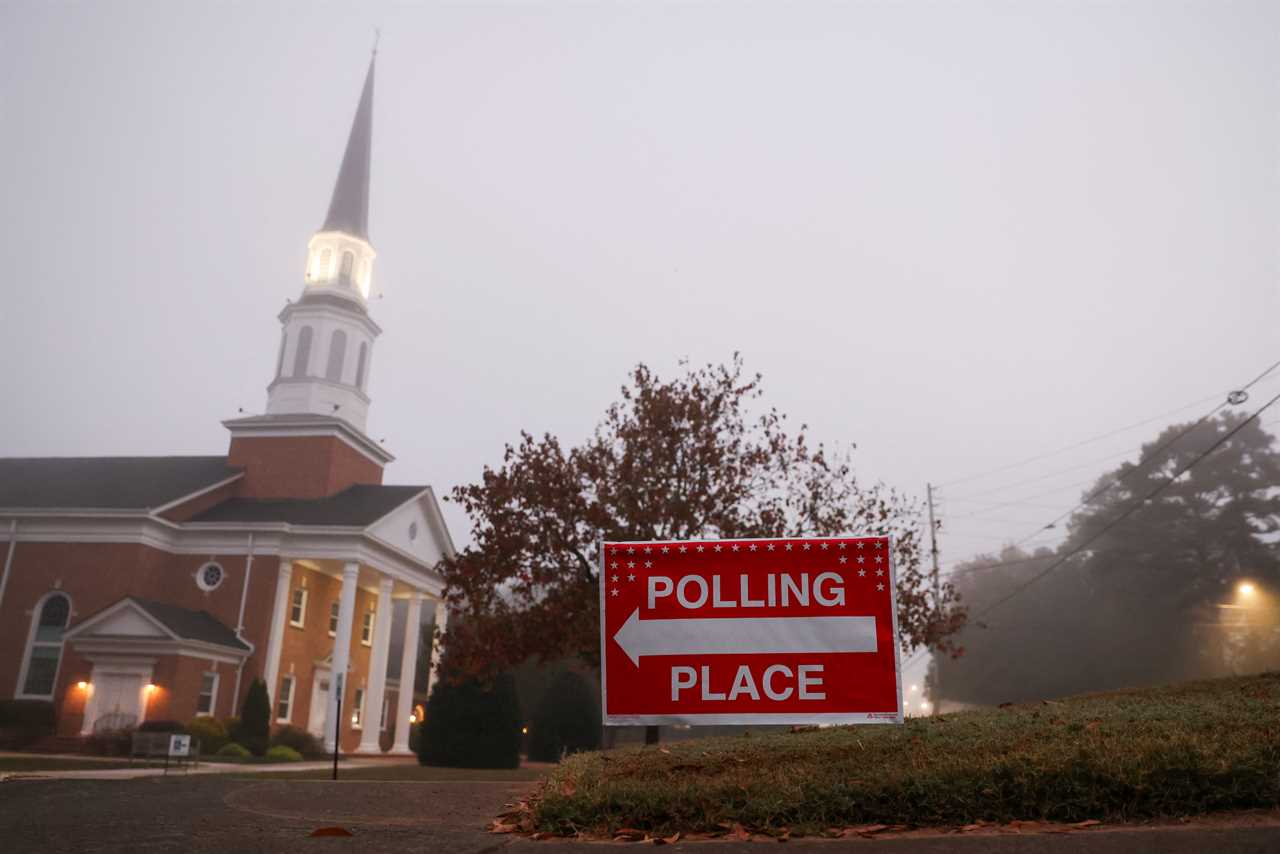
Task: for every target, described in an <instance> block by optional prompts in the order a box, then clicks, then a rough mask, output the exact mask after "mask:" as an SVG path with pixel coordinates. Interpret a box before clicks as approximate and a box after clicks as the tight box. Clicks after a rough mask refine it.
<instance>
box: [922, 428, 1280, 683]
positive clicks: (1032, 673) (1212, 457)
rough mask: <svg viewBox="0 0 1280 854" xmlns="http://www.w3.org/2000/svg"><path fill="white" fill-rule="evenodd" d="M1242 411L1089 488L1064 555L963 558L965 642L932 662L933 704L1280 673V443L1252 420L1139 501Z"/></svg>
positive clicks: (1013, 551)
mask: <svg viewBox="0 0 1280 854" xmlns="http://www.w3.org/2000/svg"><path fill="white" fill-rule="evenodd" d="M1243 420H1244V417H1243V416H1240V415H1234V414H1223V415H1220V416H1218V417H1216V418H1213V419H1210V420H1207V421H1205V422H1204V423H1203V424H1200V425H1199V426H1196V427H1194V429H1191V426H1192V425H1187V424H1183V425H1175V426H1172V427H1169V428H1168V429H1167V430H1165V431H1163V432H1162V433H1161V434H1160V435H1159V436H1157V437H1156V438H1155V439H1154V440H1153V441H1152V442H1150V443H1149V444H1147V445H1145V446H1144V447H1143V450H1142V453H1141V455H1140V457H1139V460H1138V462H1137V463H1125V464H1123V465H1121V466H1120V467H1119V468H1117V469H1115V470H1113V471H1110V472H1108V473H1107V474H1105V475H1103V476H1102V478H1101V479H1100V480H1099V481H1098V482H1097V483H1096V484H1095V485H1094V486H1093V487H1091V488H1090V489H1089V490H1088V491H1087V492H1086V493H1085V495H1086V496H1093V497H1092V498H1091V499H1090V500H1088V501H1087V502H1086V503H1085V504H1084V506H1083V507H1081V508H1080V509H1079V510H1078V511H1077V512H1076V513H1075V514H1074V515H1073V516H1072V517H1071V518H1070V520H1069V522H1068V523H1067V530H1068V536H1067V538H1066V539H1065V541H1064V542H1063V543H1062V545H1061V547H1060V548H1058V549H1056V550H1051V549H1047V548H1041V549H1038V550H1036V551H1034V552H1028V551H1024V550H1022V549H1018V548H1015V547H1012V546H1010V547H1006V548H1005V549H1004V550H1003V551H1001V552H1000V553H999V554H992V555H983V556H980V557H978V558H976V559H975V560H973V561H970V562H968V563H964V564H960V565H959V566H957V567H956V569H955V571H954V573H953V575H952V578H951V581H952V583H953V584H954V585H955V587H956V589H957V591H958V592H959V594H960V596H961V597H962V598H963V600H964V602H965V604H966V605H967V606H968V609H969V615H970V621H969V624H968V625H966V626H965V627H964V628H963V629H962V630H961V631H960V633H959V634H958V635H957V637H956V643H957V644H958V645H959V646H960V647H962V649H963V653H962V655H960V656H959V657H956V658H948V657H939V658H938V660H937V661H935V663H934V665H933V667H932V669H931V671H930V674H929V689H930V693H931V696H932V697H933V698H934V699H935V701H954V702H960V703H971V704H994V703H1001V702H1006V701H1008V702H1017V701H1024V700H1029V699H1037V698H1048V697H1055V696H1062V695H1065V694H1073V693H1079V692H1085V691H1095V690H1106V689H1112V688H1120V687H1129V686H1139V685H1149V684H1156V683H1165V682H1175V681H1182V680H1186V679H1192V678H1197V677H1209V676H1218V675H1225V674H1229V673H1242V672H1255V671H1259V670H1264V669H1274V668H1278V667H1280V619H1278V617H1280V614H1278V611H1277V604H1278V603H1280V545H1278V540H1280V537H1278V536H1277V535H1278V532H1280V452H1278V451H1277V448H1276V443H1275V441H1274V439H1273V437H1272V436H1271V435H1270V434H1268V433H1267V432H1265V431H1264V430H1263V429H1262V427H1261V426H1260V425H1259V424H1258V422H1257V421H1256V420H1255V421H1253V422H1250V423H1248V424H1246V425H1245V426H1244V427H1243V428H1242V429H1240V431H1239V432H1237V433H1236V434H1235V435H1234V436H1232V437H1231V438H1230V439H1228V440H1227V441H1226V442H1225V444H1223V445H1222V446H1221V447H1220V448H1218V449H1217V450H1215V451H1213V452H1212V453H1211V454H1209V455H1208V456H1206V457H1205V458H1204V459H1203V460H1201V461H1200V462H1198V463H1196V464H1195V465H1194V466H1193V467H1192V468H1191V469H1190V470H1189V471H1187V472H1186V473H1185V474H1183V475H1182V476H1181V477H1178V478H1177V480H1176V481H1174V482H1173V483H1172V484H1170V485H1169V486H1168V487H1167V488H1166V489H1165V490H1163V491H1162V492H1161V493H1160V494H1159V495H1158V496H1157V497H1156V498H1153V499H1152V500H1150V501H1143V497H1144V496H1146V495H1147V494H1149V493H1150V492H1151V491H1152V490H1154V489H1155V488H1156V487H1157V486H1159V485H1160V484H1161V483H1164V482H1166V481H1168V480H1169V478H1170V477H1172V476H1173V475H1174V474H1176V473H1177V472H1178V471H1179V470H1181V469H1182V468H1183V467H1184V466H1185V465H1186V464H1187V463H1189V462H1191V461H1192V460H1194V459H1195V458H1196V457H1197V456H1198V455H1199V454H1201V453H1203V452H1204V451H1206V450H1207V449H1208V448H1210V447H1212V446H1213V445H1214V443H1215V442H1217V441H1218V440H1220V439H1222V438H1223V437H1224V436H1225V435H1226V434H1227V433H1228V432H1230V431H1231V430H1232V429H1234V428H1236V427H1237V426H1239V425H1240V424H1241V422H1242V421H1243ZM1187 430H1189V432H1187V433H1186V435H1184V436H1182V437H1181V438H1178V436H1179V434H1180V433H1183V431H1187ZM1175 440H1176V441H1175ZM1166 446H1167V447H1166ZM1130 508H1136V509H1133V511H1132V512H1131V513H1130V514H1129V515H1128V516H1126V517H1125V518H1124V519H1123V521H1121V522H1119V523H1116V522H1115V520H1116V519H1118V518H1120V517H1121V516H1122V515H1123V514H1125V513H1126V511H1129V510H1130ZM1086 544H1087V545H1086ZM1081 546H1086V547H1085V548H1083V549H1081ZM1077 550H1079V551H1078V553H1076V552H1077ZM1072 554H1074V556H1072V557H1067V556H1068V555H1072ZM1064 558H1066V559H1065V560H1064ZM1055 564H1056V565H1057V566H1056V568H1053V569H1052V571H1051V572H1049V573H1048V574H1047V575H1043V577H1041V578H1039V580H1035V581H1033V579H1036V578H1037V576H1042V574H1043V573H1045V572H1046V570H1049V569H1050V568H1051V567H1054V566H1055ZM1008 597H1011V598H1008ZM1006 599H1007V601H1002V600H1006Z"/></svg>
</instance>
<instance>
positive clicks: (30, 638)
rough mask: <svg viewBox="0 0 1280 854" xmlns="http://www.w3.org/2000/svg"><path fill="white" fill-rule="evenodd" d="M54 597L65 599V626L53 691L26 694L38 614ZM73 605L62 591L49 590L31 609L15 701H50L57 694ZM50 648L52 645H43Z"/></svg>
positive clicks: (54, 674) (59, 644)
mask: <svg viewBox="0 0 1280 854" xmlns="http://www.w3.org/2000/svg"><path fill="white" fill-rule="evenodd" d="M54 596H66V597H67V624H66V625H65V626H63V627H62V633H63V636H64V639H63V640H62V641H60V642H59V643H58V667H57V669H55V670H54V671H53V690H52V691H50V692H49V693H48V694H28V693H27V692H26V691H25V690H23V689H24V688H25V687H26V685H27V665H28V664H30V663H31V648H32V647H33V646H35V641H36V627H37V625H38V624H39V622H40V614H41V613H42V612H43V611H44V604H45V603H46V602H48V601H49V600H50V599H52V598H53V597H54ZM74 604H75V603H73V602H72V601H71V597H70V596H69V595H67V593H66V591H64V590H50V591H49V592H48V593H46V594H44V595H43V596H41V597H40V598H39V599H38V600H37V601H36V604H35V607H33V608H32V609H31V620H30V625H28V626H27V642H26V644H25V645H24V646H23V648H22V664H21V665H20V666H19V667H18V687H17V688H15V689H14V692H13V697H14V699H15V700H52V699H53V696H54V694H57V693H58V677H60V676H61V675H62V659H63V653H64V652H66V647H67V642H66V640H65V635H66V633H67V629H68V628H70V627H71V614H72V611H73V610H74V609H73V606H74ZM45 645H46V646H52V644H45Z"/></svg>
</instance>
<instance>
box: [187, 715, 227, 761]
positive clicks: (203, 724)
mask: <svg viewBox="0 0 1280 854" xmlns="http://www.w3.org/2000/svg"><path fill="white" fill-rule="evenodd" d="M187 732H188V733H189V734H190V735H191V737H192V738H198V739H200V752H201V753H203V754H205V755H206V756H207V755H209V754H211V753H217V752H218V751H219V750H221V749H222V747H223V745H225V744H226V743H227V742H228V740H229V739H228V737H227V728H226V727H225V726H223V725H222V721H219V720H217V719H216V718H211V717H207V716H201V717H198V718H192V719H191V720H190V721H188V722H187Z"/></svg>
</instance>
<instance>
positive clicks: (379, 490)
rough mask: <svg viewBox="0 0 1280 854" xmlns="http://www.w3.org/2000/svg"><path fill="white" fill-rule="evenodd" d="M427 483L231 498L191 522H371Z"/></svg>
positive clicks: (309, 523)
mask: <svg viewBox="0 0 1280 854" xmlns="http://www.w3.org/2000/svg"><path fill="white" fill-rule="evenodd" d="M426 489H427V487H425V486H375V485H360V486H349V487H347V488H346V489H344V490H343V491H342V492H339V493H338V494H337V495H331V496H329V497H328V498H232V499H230V500H227V501H224V502H222V503H221V504H218V505H215V506H214V507H211V508H209V509H208V510H206V511H205V512H203V513H201V514H200V515H199V516H196V517H194V518H192V519H190V520H189V521H191V522H287V523H289V524H291V525H356V526H361V527H363V526H366V525H372V524H373V523H374V522H376V521H378V520H379V519H381V518H382V517H383V516H386V515H387V514H388V513H390V512H391V511H392V510H395V509H396V508H397V507H399V506H401V505H402V504H405V503H406V502H408V501H411V500H413V499H414V498H415V497H417V496H418V495H421V494H422V493H423V492H424V491H426Z"/></svg>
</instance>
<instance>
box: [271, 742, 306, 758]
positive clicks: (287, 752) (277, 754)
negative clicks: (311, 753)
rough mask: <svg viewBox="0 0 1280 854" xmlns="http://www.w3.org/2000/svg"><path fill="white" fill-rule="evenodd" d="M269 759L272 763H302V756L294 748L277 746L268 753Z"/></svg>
mask: <svg viewBox="0 0 1280 854" xmlns="http://www.w3.org/2000/svg"><path fill="white" fill-rule="evenodd" d="M267 759H268V760H269V761H271V762H301V761H302V754H301V753H299V752H298V751H296V750H294V749H293V748H292V747H285V746H284V745H283V744H277V745H276V746H275V747H273V748H271V749H270V750H268V751H267Z"/></svg>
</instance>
